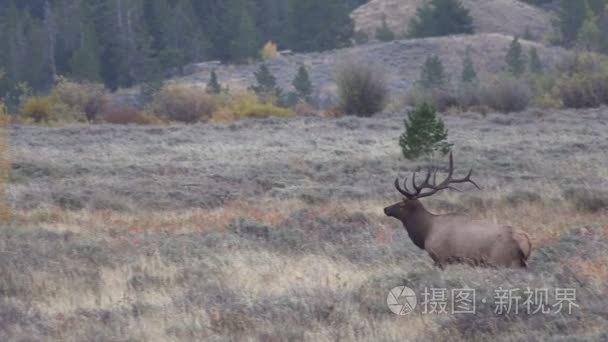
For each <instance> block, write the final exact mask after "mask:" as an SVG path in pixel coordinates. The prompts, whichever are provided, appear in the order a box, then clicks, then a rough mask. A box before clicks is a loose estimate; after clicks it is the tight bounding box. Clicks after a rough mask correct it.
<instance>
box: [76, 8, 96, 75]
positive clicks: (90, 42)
mask: <svg viewBox="0 0 608 342" xmlns="http://www.w3.org/2000/svg"><path fill="white" fill-rule="evenodd" d="M84 14H85V17H86V14H88V13H86V12H84ZM84 25H85V26H84V29H83V32H82V33H81V34H82V37H81V39H80V47H79V48H78V49H77V50H76V51H75V52H74V54H73V55H72V58H70V63H69V64H70V75H71V76H72V77H73V78H74V79H76V80H85V81H94V82H98V81H100V80H101V61H100V60H99V52H100V50H99V40H98V39H97V33H96V31H95V27H94V25H92V24H90V23H87V24H84Z"/></svg>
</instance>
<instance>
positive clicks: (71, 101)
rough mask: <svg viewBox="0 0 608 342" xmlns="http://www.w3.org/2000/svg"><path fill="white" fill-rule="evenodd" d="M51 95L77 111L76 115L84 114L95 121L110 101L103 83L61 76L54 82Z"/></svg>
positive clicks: (89, 119)
mask: <svg viewBox="0 0 608 342" xmlns="http://www.w3.org/2000/svg"><path fill="white" fill-rule="evenodd" d="M51 96H52V97H54V98H55V99H56V100H57V101H58V102H61V103H63V104H65V105H66V106H68V107H69V108H70V109H71V110H72V111H74V112H76V113H78V114H77V115H78V116H82V115H84V117H86V119H87V120H88V121H95V120H96V119H97V116H98V115H99V114H100V113H102V112H104V111H105V110H106V107H107V106H108V105H109V103H110V98H109V94H108V91H107V90H106V88H105V87H104V85H103V84H101V83H91V82H73V81H70V80H68V79H66V78H63V77H60V78H59V79H58V81H57V82H56V83H55V86H54V87H53V90H52V91H51Z"/></svg>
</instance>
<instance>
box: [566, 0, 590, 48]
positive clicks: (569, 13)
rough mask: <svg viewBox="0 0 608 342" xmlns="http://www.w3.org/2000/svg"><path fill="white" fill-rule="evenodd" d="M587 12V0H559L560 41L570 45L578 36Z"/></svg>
mask: <svg viewBox="0 0 608 342" xmlns="http://www.w3.org/2000/svg"><path fill="white" fill-rule="evenodd" d="M588 13H589V3H588V2H587V0H576V1H572V0H561V1H560V6H559V20H560V21H559V22H560V29H561V36H562V42H563V43H564V44H565V45H566V46H572V45H573V44H574V42H575V41H576V39H577V37H578V30H579V29H580V28H581V26H582V25H583V22H584V21H585V18H587V16H588Z"/></svg>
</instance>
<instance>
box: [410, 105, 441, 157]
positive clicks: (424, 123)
mask: <svg viewBox="0 0 608 342" xmlns="http://www.w3.org/2000/svg"><path fill="white" fill-rule="evenodd" d="M447 138H448V131H447V129H445V126H444V123H443V120H441V118H438V117H437V115H436V112H435V108H433V107H432V106H431V105H429V104H427V103H423V104H422V105H420V106H418V107H416V108H415V109H414V110H410V111H409V112H408V119H407V120H405V132H404V133H403V134H402V135H401V136H400V137H399V146H401V152H402V153H403V156H404V157H405V158H406V159H410V160H412V159H416V158H419V157H421V156H425V155H432V154H433V153H434V152H440V153H442V154H444V155H445V154H447V153H448V152H449V151H450V148H451V146H452V144H449V143H448V142H447V141H446V140H447Z"/></svg>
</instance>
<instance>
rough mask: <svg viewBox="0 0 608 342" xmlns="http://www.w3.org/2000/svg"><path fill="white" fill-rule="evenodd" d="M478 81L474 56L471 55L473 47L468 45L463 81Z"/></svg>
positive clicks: (463, 64)
mask: <svg viewBox="0 0 608 342" xmlns="http://www.w3.org/2000/svg"><path fill="white" fill-rule="evenodd" d="M476 81H477V72H476V71H475V65H474V64H473V58H472V57H471V47H468V48H467V51H466V52H465V56H464V60H463V62H462V82H463V83H474V82H476Z"/></svg>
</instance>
